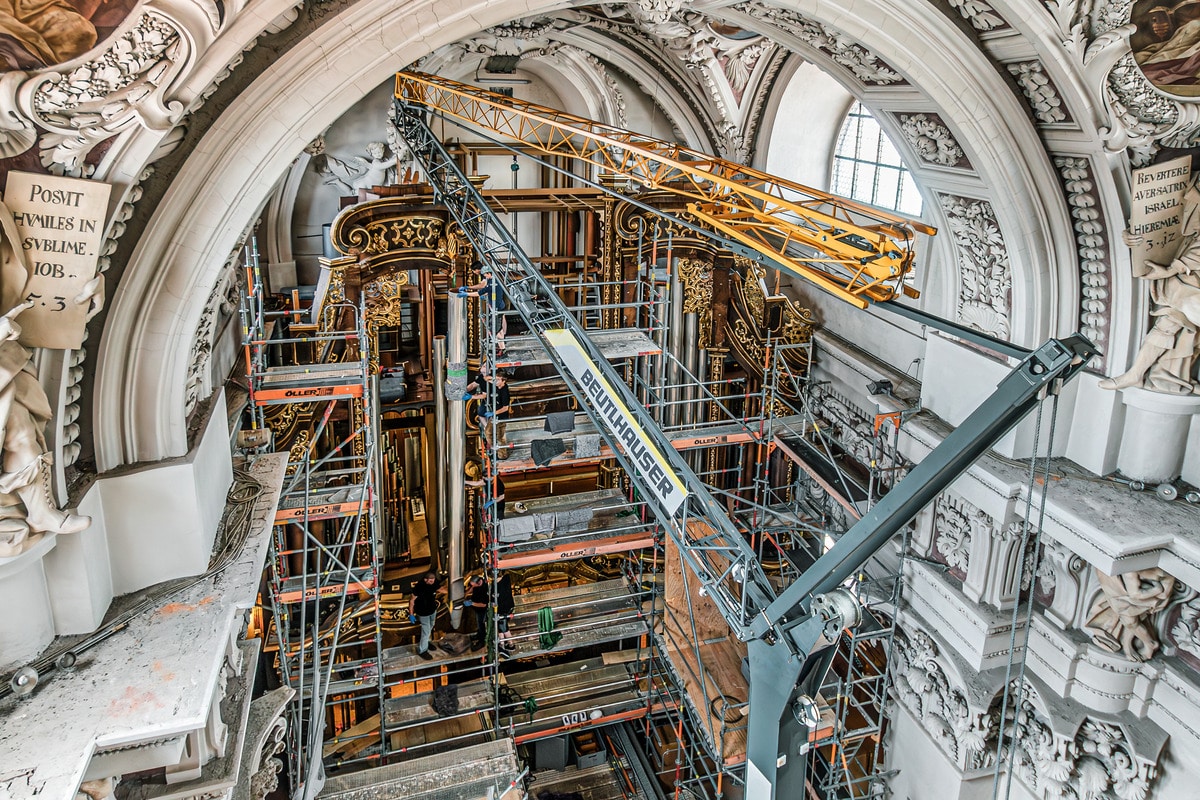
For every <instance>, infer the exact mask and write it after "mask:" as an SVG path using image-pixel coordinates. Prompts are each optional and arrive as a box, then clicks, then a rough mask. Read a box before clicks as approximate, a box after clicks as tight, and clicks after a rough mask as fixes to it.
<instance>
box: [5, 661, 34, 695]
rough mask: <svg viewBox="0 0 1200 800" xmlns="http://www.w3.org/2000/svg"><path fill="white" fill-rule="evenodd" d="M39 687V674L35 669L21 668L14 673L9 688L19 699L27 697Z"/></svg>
mask: <svg viewBox="0 0 1200 800" xmlns="http://www.w3.org/2000/svg"><path fill="white" fill-rule="evenodd" d="M37 685H38V673H37V670H36V669H34V668H33V667H21V668H20V669H19V670H17V671H16V672H15V673H13V676H12V680H11V681H9V682H8V686H9V688H10V689H12V692H13V694H15V695H16V696H17V697H27V696H28V695H30V694H32V693H33V690H34V689H35V688H37Z"/></svg>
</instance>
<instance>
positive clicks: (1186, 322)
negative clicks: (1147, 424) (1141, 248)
mask: <svg viewBox="0 0 1200 800" xmlns="http://www.w3.org/2000/svg"><path fill="white" fill-rule="evenodd" d="M1198 177H1200V173H1197V175H1196V176H1193V178H1192V181H1191V183H1189V184H1188V188H1187V190H1186V191H1185V192H1184V194H1183V212H1182V215H1181V224H1180V230H1179V235H1180V241H1179V249H1178V250H1176V251H1175V258H1174V259H1172V260H1171V263H1170V264H1157V263H1155V262H1153V261H1147V262H1145V263H1144V264H1142V265H1137V264H1135V265H1134V277H1137V278H1141V279H1142V280H1147V281H1150V298H1151V300H1153V301H1154V309H1153V310H1152V311H1151V312H1150V314H1151V316H1153V317H1154V326H1153V327H1152V328H1151V329H1150V332H1149V333H1148V334H1146V340H1145V341H1144V342H1142V347H1141V349H1140V350H1138V353H1137V356H1136V357H1135V358H1134V360H1133V365H1132V366H1131V367H1130V368H1129V370H1128V371H1127V372H1125V373H1124V374H1122V375H1117V376H1114V377H1112V378H1106V379H1105V380H1102V381H1100V387H1101V388H1103V389H1127V388H1129V387H1131V386H1139V385H1140V386H1142V387H1143V388H1146V389H1149V390H1151V391H1155V392H1164V393H1168V394H1189V393H1200V386H1198V385H1197V383H1196V381H1195V378H1194V376H1193V372H1194V371H1195V365H1196V356H1197V354H1198V353H1200V335H1198V334H1197V331H1198V330H1200V187H1197V178H1198ZM1125 243H1126V244H1128V245H1129V246H1131V247H1132V246H1135V245H1138V244H1140V243H1141V237H1137V236H1131V235H1129V234H1128V233H1127V234H1126V236H1125Z"/></svg>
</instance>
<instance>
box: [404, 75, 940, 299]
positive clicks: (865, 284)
mask: <svg viewBox="0 0 1200 800" xmlns="http://www.w3.org/2000/svg"><path fill="white" fill-rule="evenodd" d="M396 97H397V99H399V100H401V101H403V102H406V103H412V104H415V105H419V106H422V107H425V108H429V109H436V110H437V113H438V114H439V115H441V116H443V117H446V118H450V119H454V120H458V121H459V122H461V123H464V124H466V125H470V126H473V127H475V128H479V129H483V130H486V131H489V132H491V133H493V134H496V135H498V136H502V137H506V138H510V139H513V140H516V141H519V142H522V143H523V144H524V146H526V147H531V148H533V149H535V150H537V151H539V152H541V153H542V154H544V155H548V156H555V155H557V156H567V157H570V158H573V159H575V160H578V161H584V162H587V163H590V164H592V165H594V166H595V167H596V168H597V169H598V170H599V171H600V172H607V173H612V174H615V175H619V176H625V177H629V178H631V179H634V180H637V181H638V182H640V183H642V184H643V185H645V186H646V187H647V188H650V189H659V190H663V191H667V192H671V193H673V194H675V195H678V196H680V197H683V198H685V199H687V201H688V211H689V213H691V215H692V216H694V217H695V218H696V219H698V220H700V221H702V222H703V223H705V224H707V225H709V226H711V227H712V228H713V229H714V230H715V231H717V232H718V233H719V234H721V235H723V236H726V237H728V238H729V239H732V240H734V241H737V242H740V243H741V244H743V245H745V246H747V247H749V248H750V249H751V250H754V251H756V252H758V253H760V254H762V255H763V256H766V257H767V258H768V259H770V261H771V262H773V263H774V264H775V265H777V266H779V267H781V268H782V269H784V270H786V271H788V272H791V273H792V274H794V275H797V276H799V277H801V278H803V279H804V280H807V281H810V282H812V283H814V284H816V285H818V286H820V287H821V288H823V289H825V290H826V291H828V292H830V293H832V294H834V295H835V296H837V297H840V298H841V299H843V300H845V301H847V302H849V303H853V304H854V305H856V306H858V307H860V308H866V306H867V305H868V304H869V303H870V302H875V301H886V300H891V299H893V298H895V297H897V296H899V295H900V294H905V295H908V296H910V297H915V296H916V292H915V291H914V290H913V289H911V288H910V287H909V286H908V285H907V284H906V283H905V277H906V276H908V275H909V274H910V273H911V272H912V269H913V261H914V257H915V253H914V244H915V241H916V235H917V234H918V233H922V234H930V235H931V234H933V233H934V232H935V231H934V229H933V228H931V227H929V226H928V225H925V224H924V223H921V222H919V221H917V220H911V219H907V218H905V217H902V216H899V215H896V214H890V213H888V212H886V211H883V210H880V209H877V208H873V207H871V206H867V205H864V204H861V203H856V202H854V201H853V200H848V199H846V198H843V197H838V196H837V195H832V194H829V193H827V192H822V191H820V190H817V189H812V188H810V187H807V186H803V185H801V184H798V183H793V182H791V181H787V180H784V179H783V178H778V177H776V176H773V175H769V174H767V173H765V172H760V171H758V170H755V169H753V168H751V167H748V166H746V165H744V164H738V163H736V162H733V161H726V160H724V159H721V158H717V157H716V156H712V155H708V154H706V153H701V152H699V151H696V150H691V149H689V148H687V147H684V146H682V145H679V144H675V143H672V142H667V141H663V140H661V139H656V138H654V137H651V136H646V135H644V134H640V133H633V132H631V131H626V130H622V129H620V128H616V127H613V126H611V125H605V124H603V123H601V122H596V121H594V120H589V119H584V118H583V117H577V116H574V115H572V114H567V113H565V112H562V111H556V110H554V109H551V108H547V107H545V106H539V105H536V104H533V103H528V102H524V101H521V100H514V99H512V98H507V97H502V96H500V95H496V94H493V93H491V92H487V91H484V90H482V89H478V88H476V87H473V86H469V85H467V84H463V83H457V82H455V81H452V80H449V79H447V78H441V77H435V76H432V75H426V74H423V73H419V72H400V73H398V74H397V75H396Z"/></svg>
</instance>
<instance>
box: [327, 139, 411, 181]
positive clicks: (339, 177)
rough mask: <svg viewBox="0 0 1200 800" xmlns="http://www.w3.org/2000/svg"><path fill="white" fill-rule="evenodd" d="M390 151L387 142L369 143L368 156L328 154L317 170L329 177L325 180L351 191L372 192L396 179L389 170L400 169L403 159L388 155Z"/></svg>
mask: <svg viewBox="0 0 1200 800" xmlns="http://www.w3.org/2000/svg"><path fill="white" fill-rule="evenodd" d="M387 152H388V147H387V145H386V144H384V143H383V142H371V143H370V144H368V145H367V156H366V158H363V157H362V156H351V157H350V158H349V159H347V160H345V161H342V160H341V159H339V158H336V157H335V156H332V155H329V154H328V153H324V156H325V158H324V164H323V165H321V166H319V167H317V171H318V173H319V174H321V175H322V176H323V177H324V178H325V183H327V184H329V185H331V186H337V187H340V188H341V189H342V190H343V191H344V192H346V193H347V194H352V193H354V192H357V191H359V190H360V189H365V190H367V191H370V190H371V189H372V187H375V186H386V185H387V184H389V183H391V182H392V181H390V180H389V175H388V173H389V172H392V171H393V170H394V169H395V168H396V164H397V163H399V159H398V158H397V157H396V155H395V154H393V155H392V156H390V157H388V155H387ZM392 174H393V175H394V174H395V173H394V172H392Z"/></svg>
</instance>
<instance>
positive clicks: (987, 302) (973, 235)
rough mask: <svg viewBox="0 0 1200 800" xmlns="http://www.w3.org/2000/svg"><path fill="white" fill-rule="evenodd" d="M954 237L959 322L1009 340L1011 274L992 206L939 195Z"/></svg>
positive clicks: (1004, 245)
mask: <svg viewBox="0 0 1200 800" xmlns="http://www.w3.org/2000/svg"><path fill="white" fill-rule="evenodd" d="M939 198H940V200H941V206H942V211H944V212H945V214H946V221H947V222H948V223H949V227H950V231H951V233H952V234H953V235H954V243H955V252H956V261H957V262H958V273H959V294H958V309H957V315H958V321H959V322H961V323H963V324H965V325H969V326H970V327H972V328H976V329H978V330H981V331H983V332H984V333H990V334H992V335H993V336H999V337H1002V338H1003V337H1007V336H1008V332H1009V313H1010V310H1011V302H1012V300H1011V296H1010V295H1011V291H1012V274H1011V265H1010V263H1009V258H1008V247H1007V245H1006V244H1005V242H1004V236H1003V235H1002V234H1001V232H1000V224H999V222H997V221H996V215H995V212H994V211H993V210H992V205H991V203H989V202H987V201H985V200H973V199H969V198H965V197H958V196H956V195H949V194H943V195H939Z"/></svg>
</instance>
